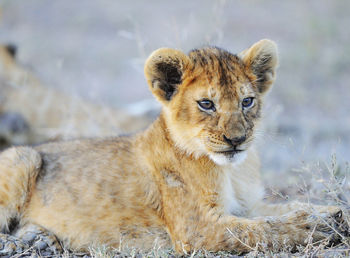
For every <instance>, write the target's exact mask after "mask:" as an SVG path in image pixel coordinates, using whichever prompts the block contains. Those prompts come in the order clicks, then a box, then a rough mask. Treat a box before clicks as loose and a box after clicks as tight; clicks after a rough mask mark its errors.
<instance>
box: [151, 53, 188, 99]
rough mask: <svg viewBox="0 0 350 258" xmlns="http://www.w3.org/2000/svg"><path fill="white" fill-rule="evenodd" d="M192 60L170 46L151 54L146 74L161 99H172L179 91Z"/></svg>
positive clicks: (153, 90) (152, 88)
mask: <svg viewBox="0 0 350 258" xmlns="http://www.w3.org/2000/svg"><path fill="white" fill-rule="evenodd" d="M190 62H191V61H190V59H189V57H188V56H186V55H185V54H184V53H183V52H181V51H178V50H175V49H170V48H161V49H158V50H156V51H154V52H153V53H152V54H151V55H150V57H149V58H148V59H147V61H146V64H145V75H146V79H147V82H148V85H149V87H150V89H151V91H152V93H153V95H155V96H156V98H157V99H158V100H159V101H161V102H167V101H170V100H171V98H172V97H173V96H174V95H175V94H176V93H177V91H178V87H179V85H181V84H182V81H183V78H184V73H185V71H186V70H187V69H188V66H189V65H190Z"/></svg>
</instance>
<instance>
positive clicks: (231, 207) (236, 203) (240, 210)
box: [220, 151, 264, 216]
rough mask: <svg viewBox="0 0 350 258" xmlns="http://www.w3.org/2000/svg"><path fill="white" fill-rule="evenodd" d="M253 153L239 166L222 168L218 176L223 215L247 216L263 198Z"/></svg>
mask: <svg viewBox="0 0 350 258" xmlns="http://www.w3.org/2000/svg"><path fill="white" fill-rule="evenodd" d="M258 167H259V160H258V157H257V155H256V153H255V151H251V153H250V155H248V158H247V159H246V160H244V161H243V162H242V163H241V164H238V165H236V164H230V165H227V166H223V167H222V170H221V175H220V189H221V191H220V201H221V204H222V206H223V209H224V213H225V214H232V215H236V216H249V215H250V214H249V211H251V210H253V209H254V206H255V205H256V204H257V203H259V202H260V201H261V200H262V199H263V196H264V188H263V186H262V184H261V180H260V175H259V173H258Z"/></svg>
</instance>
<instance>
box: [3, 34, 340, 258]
mask: <svg viewBox="0 0 350 258" xmlns="http://www.w3.org/2000/svg"><path fill="white" fill-rule="evenodd" d="M276 66H277V49H276V45H275V43H274V42H272V41H270V40H261V41H259V42H257V43H256V44H254V45H253V46H252V47H251V48H249V49H247V50H245V51H243V52H242V53H241V54H239V55H234V54H231V53H229V52H227V51H225V50H223V49H220V48H214V47H208V48H202V49H195V50H192V51H191V52H190V53H189V54H188V55H186V54H184V53H182V52H181V51H178V50H174V49H168V48H162V49H159V50H156V51H155V52H153V53H152V54H151V56H150V57H149V58H148V60H147V61H146V65H145V74H146V78H147V82H148V84H149V87H150V90H151V91H152V93H153V94H154V96H155V97H156V98H157V99H158V100H159V101H160V102H161V104H162V106H163V110H162V113H161V115H160V116H159V117H158V119H157V120H156V121H155V122H154V123H153V124H152V125H151V126H150V127H149V128H148V129H147V130H146V131H144V132H142V133H140V134H137V135H134V136H130V137H118V138H107V139H88V140H75V141H67V142H58V143H49V144H44V145H40V146H37V147H34V148H29V147H18V148H11V149H8V150H6V151H4V152H3V153H2V154H1V155H0V225H1V227H2V228H3V230H7V229H8V223H9V221H10V220H11V219H12V218H17V219H19V221H20V225H19V229H18V230H17V231H15V232H13V234H15V235H17V236H20V235H21V234H22V233H23V231H25V229H26V228H27V227H32V226H33V225H37V226H40V227H43V228H45V229H46V230H49V231H51V232H53V233H54V234H55V235H56V236H57V237H58V238H59V239H61V240H62V241H63V242H64V243H65V244H66V245H68V247H69V248H72V249H87V248H88V247H89V246H90V245H98V244H108V245H110V246H114V247H117V246H119V245H120V244H122V245H127V246H129V247H134V248H137V249H149V248H152V247H153V246H154V245H160V246H164V247H170V246H173V247H174V248H175V249H176V250H177V251H178V252H179V253H186V252H189V251H192V250H198V249H201V248H203V249H206V250H211V251H219V250H229V251H235V252H238V253H242V252H247V251H250V250H252V249H258V250H262V249H264V250H265V249H266V248H270V249H280V248H285V246H290V247H294V246H296V245H299V244H305V239H306V238H307V236H308V234H309V233H311V232H313V233H312V237H313V240H314V241H317V240H320V239H323V238H325V237H327V236H329V235H330V234H331V232H332V231H331V230H330V228H329V227H328V226H327V225H328V224H330V223H331V222H332V220H333V218H334V217H337V218H338V217H341V216H342V215H341V212H339V209H338V208H336V207H327V206H324V207H322V206H317V207H316V206H313V207H309V206H308V205H306V204H300V203H291V204H288V205H272V204H265V203H263V201H262V198H263V193H264V190H263V186H262V185H261V181H260V175H259V159H258V156H257V153H256V151H255V149H254V130H255V128H256V127H257V123H258V121H259V118H260V113H261V108H262V98H263V96H264V94H265V93H266V92H267V91H268V90H269V89H270V87H271V85H272V83H273V82H274V80H275V76H276ZM315 214H316V215H320V216H321V217H322V219H321V220H318V219H317V216H315ZM258 216H260V217H258ZM262 216H275V217H262Z"/></svg>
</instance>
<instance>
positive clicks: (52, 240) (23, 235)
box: [0, 224, 63, 257]
mask: <svg viewBox="0 0 350 258" xmlns="http://www.w3.org/2000/svg"><path fill="white" fill-rule="evenodd" d="M62 253H63V248H62V246H61V244H60V242H59V241H58V240H57V238H56V236H55V235H54V234H53V233H51V232H49V231H47V230H45V229H44V228H42V227H40V226H38V225H34V224H26V225H24V226H21V227H20V228H19V229H18V230H16V232H15V233H14V235H8V234H1V233H0V256H1V257H4V256H7V257H12V256H15V255H16V256H18V257H21V256H22V255H23V256H29V255H30V256H31V257H32V256H35V255H34V254H37V256H40V257H41V256H44V257H54V256H61V255H62ZM35 257H36V256H35Z"/></svg>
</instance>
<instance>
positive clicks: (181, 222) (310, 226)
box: [163, 191, 342, 253]
mask: <svg viewBox="0 0 350 258" xmlns="http://www.w3.org/2000/svg"><path fill="white" fill-rule="evenodd" d="M179 192H180V191H178V192H177V193H176V191H173V192H172V194H171V195H170V194H169V195H168V196H172V197H173V198H172V199H171V200H170V199H168V200H167V199H164V200H163V205H164V207H163V211H164V220H165V225H166V227H167V231H168V232H169V234H170V236H171V239H172V242H173V245H174V246H175V249H176V250H177V251H178V252H180V253H187V252H191V251H193V250H199V249H205V250H209V251H221V250H226V251H233V252H236V253H245V252H249V251H252V250H259V251H266V250H270V251H278V250H282V249H284V250H285V248H286V247H288V248H290V249H295V247H296V246H299V245H306V244H307V243H308V242H309V241H312V242H317V241H319V240H322V239H326V238H328V237H329V238H331V237H332V236H333V235H334V230H333V227H334V226H335V224H336V223H340V222H341V220H342V216H341V215H342V214H341V212H340V210H339V209H334V210H329V211H325V212H323V213H322V214H320V215H319V216H315V215H314V214H313V213H312V212H309V211H307V210H296V211H292V212H289V213H287V214H285V215H282V216H274V217H259V218H256V219H246V218H241V217H234V216H227V215H223V214H222V213H220V212H219V211H217V210H215V208H208V207H206V208H204V207H205V206H200V205H199V204H198V202H196V200H195V199H192V198H190V197H184V196H182V197H181V196H180V195H178V196H176V195H177V194H179ZM177 197H178V198H177ZM174 198H175V199H174ZM184 200H186V201H184ZM197 201H198V199H197Z"/></svg>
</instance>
